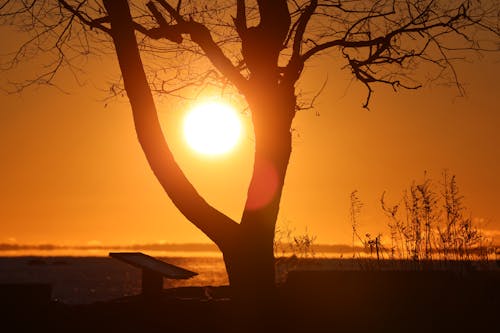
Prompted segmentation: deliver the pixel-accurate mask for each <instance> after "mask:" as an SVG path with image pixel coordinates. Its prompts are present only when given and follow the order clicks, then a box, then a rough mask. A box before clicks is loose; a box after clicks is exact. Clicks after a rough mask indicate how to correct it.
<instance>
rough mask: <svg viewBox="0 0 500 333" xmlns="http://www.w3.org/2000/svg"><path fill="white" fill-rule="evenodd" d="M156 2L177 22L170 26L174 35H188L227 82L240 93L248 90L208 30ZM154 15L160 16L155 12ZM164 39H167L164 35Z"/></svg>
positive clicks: (173, 9)
mask: <svg viewBox="0 0 500 333" xmlns="http://www.w3.org/2000/svg"><path fill="white" fill-rule="evenodd" d="M157 1H158V3H159V4H160V5H161V6H162V7H163V8H164V9H165V10H166V11H167V12H168V13H169V14H170V15H171V16H172V17H173V18H174V19H175V20H176V21H177V25H175V26H170V28H171V31H175V33H176V34H179V35H180V34H189V36H190V37H191V40H192V41H193V42H195V43H196V44H197V45H198V46H199V47H200V48H201V49H202V50H203V52H204V53H205V55H206V56H207V58H208V59H209V60H210V61H211V62H212V64H213V65H214V66H215V68H216V69H217V70H218V71H219V72H221V73H222V75H224V76H226V77H227V78H228V79H229V81H231V83H233V84H234V85H235V86H236V88H238V89H239V90H240V91H241V92H244V91H246V90H247V89H248V82H247V80H246V79H245V77H243V75H241V73H240V71H239V70H238V68H237V67H236V66H234V65H233V63H232V62H231V60H229V58H228V57H226V55H225V54H224V52H223V51H222V49H221V48H220V47H219V45H217V43H216V42H215V41H214V39H213V38H212V35H211V34H210V30H208V28H207V27H206V26H205V25H203V24H201V23H198V22H195V21H192V20H189V21H187V20H185V19H184V18H183V17H182V15H180V13H179V12H178V11H177V10H176V9H175V8H174V7H172V6H171V5H170V4H169V3H168V2H167V1H165V0H157ZM153 15H155V14H153ZM156 15H161V14H159V12H157V13H156ZM156 15H155V17H156ZM160 22H164V19H163V17H162V19H160ZM160 22H158V23H159V25H160V27H161V24H162V23H160ZM143 30H144V29H143ZM156 32H157V33H158V34H161V32H160V31H155V33H156ZM164 37H165V38H167V39H168V37H167V36H166V35H165V36H164Z"/></svg>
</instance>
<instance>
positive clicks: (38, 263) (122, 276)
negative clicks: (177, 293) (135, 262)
mask: <svg viewBox="0 0 500 333" xmlns="http://www.w3.org/2000/svg"><path fill="white" fill-rule="evenodd" d="M162 259H163V260H165V261H167V262H168V263H171V264H173V265H177V266H180V267H183V268H186V269H188V270H191V271H194V272H197V273H199V275H197V276H195V277H193V278H191V279H189V280H166V279H165V280H164V287H165V288H169V287H179V286H193V285H196V286H208V285H211V286H219V285H226V284H227V283H228V282H227V275H226V272H225V268H224V262H223V261H222V259H221V258H220V257H192V258H186V257H175V258H162ZM0 283H49V284H51V285H52V298H53V300H55V301H59V302H63V303H67V304H84V303H93V302H97V301H106V300H110V299H114V298H118V297H123V296H128V295H135V294H138V293H140V289H141V286H140V284H141V271H140V270H139V269H137V268H135V267H133V266H130V265H128V264H126V263H122V262H120V261H118V260H116V259H112V258H106V257H3V258H0Z"/></svg>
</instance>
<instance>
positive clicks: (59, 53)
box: [0, 0, 500, 301]
mask: <svg viewBox="0 0 500 333" xmlns="http://www.w3.org/2000/svg"><path fill="white" fill-rule="evenodd" d="M499 7H500V6H499V4H498V2H497V1H479V0H413V1H409V0H379V1H368V0H366V1H363V0H324V1H319V0H309V1H286V0H268V1H265V0H256V1H245V0H236V1H229V0H226V1H194V0H191V1H181V0H178V1H177V3H176V4H175V5H173V4H172V3H170V2H168V1H166V0H155V1H149V2H146V1H144V2H143V1H127V0H101V1H99V0H92V1H90V0H89V1H84V0H71V1H70V0H45V1H28V0H23V1H9V0H4V1H2V2H1V4H0V15H1V16H0V18H1V23H2V24H4V25H6V24H10V25H13V26H16V27H21V28H22V29H24V30H25V31H30V32H31V35H32V38H31V39H30V40H28V41H27V42H26V43H25V44H23V45H22V46H21V47H20V49H19V51H18V52H17V53H16V54H15V55H14V56H13V58H12V59H11V62H10V64H11V65H15V64H17V63H18V62H20V61H23V60H26V59H27V58H29V57H33V56H39V55H40V54H41V53H44V54H50V55H52V56H53V57H52V58H51V62H49V63H47V66H46V71H45V72H41V73H40V75H39V76H37V77H36V78H34V79H32V80H29V81H27V82H24V83H23V84H20V85H18V86H17V87H18V88H24V87H26V86H29V85H32V84H39V83H52V82H53V80H54V77H55V75H56V74H57V73H58V72H59V71H60V69H61V68H63V67H66V66H70V67H71V66H72V64H73V62H74V59H75V57H77V56H89V55H92V54H93V53H95V50H96V48H99V47H100V46H101V45H103V44H102V42H103V41H104V42H106V41H108V42H109V40H110V39H111V40H112V43H113V45H114V50H115V53H116V56H117V58H118V62H119V65H120V69H121V74H122V79H123V88H124V90H125V92H126V94H127V96H128V98H129V100H130V105H131V107H132V112H133V116H134V122H135V129H136V132H137V136H138V138H139V141H140V144H141V146H142V149H143V151H144V153H145V155H146V158H147V160H148V162H149V165H150V166H151V169H152V170H153V172H154V174H155V175H156V177H157V179H158V181H159V182H160V183H161V185H162V186H163V188H164V190H165V192H166V193H167V194H168V196H169V197H170V199H171V200H172V202H173V203H174V204H175V205H176V207H177V208H178V209H179V210H180V211H181V212H182V214H184V216H186V218H187V219H188V220H189V221H191V222H192V223H193V224H194V225H195V226H196V227H198V228H199V229H200V230H201V231H202V232H204V233H205V234H206V235H207V236H208V237H209V238H210V239H211V240H212V241H214V242H215V244H217V246H218V247H219V248H220V250H221V251H222V253H223V256H224V261H225V264H226V269H227V273H228V276H229V281H230V284H231V286H232V287H233V288H234V291H235V295H237V296H238V297H242V298H247V299H253V300H255V301H259V300H261V298H262V297H265V295H269V294H272V290H273V288H274V281H275V276H274V256H273V238H274V231H275V224H276V219H277V215H278V211H279V204H280V198H281V193H282V188H283V184H284V181H285V175H286V170H287V166H288V162H289V158H290V154H291V152H292V140H291V125H292V121H293V119H294V116H295V114H296V112H297V111H298V110H299V109H300V108H301V106H303V104H302V102H301V101H300V100H299V99H298V97H297V90H296V89H297V85H298V79H299V78H300V76H301V74H302V72H303V71H304V69H305V64H306V62H308V61H309V60H310V59H312V58H313V57H314V56H316V55H318V54H322V53H327V52H330V53H335V54H338V55H340V56H342V57H343V59H344V60H345V66H346V68H348V69H350V70H351V72H352V75H353V77H354V78H355V79H357V80H358V81H360V82H361V83H362V84H364V86H365V87H366V89H367V95H366V100H365V101H364V104H363V106H364V107H366V108H367V107H368V106H369V102H370V98H371V96H372V92H373V91H374V87H375V86H376V85H389V86H391V87H392V88H394V90H398V89H416V88H418V87H420V86H421V84H423V83H424V82H423V80H422V79H421V78H419V75H417V74H416V72H415V70H416V69H417V68H418V67H419V66H422V65H423V66H424V68H425V69H426V72H427V73H432V74H435V77H439V78H445V79H447V80H451V82H454V83H455V84H456V86H457V88H458V89H459V90H460V91H461V86H460V83H459V80H458V77H457V75H456V73H455V70H454V67H453V65H454V62H455V61H456V60H460V59H463V57H464V56H465V54H466V52H481V51H496V50H497V49H498V45H499V44H498V42H499V39H498V37H499V27H498V15H499V14H498V13H499V12H500V8H499ZM100 43H101V44H100ZM143 59H147V61H148V63H147V65H148V66H147V67H146V66H144V63H143ZM325 61H326V60H325ZM196 63H201V65H200V64H198V65H196ZM426 64H429V65H432V67H429V66H427V65H426ZM207 65H210V66H207ZM190 66H191V67H190ZM206 68H208V69H206ZM198 69H199V70H198ZM193 84H216V85H219V86H224V87H226V86H231V87H234V89H235V90H236V91H237V92H238V93H239V94H241V95H242V96H243V97H244V99H245V101H246V103H247V104H248V107H249V110H250V112H251V117H252V121H253V126H254V132H255V133H254V134H255V153H254V154H255V155H254V168H253V174H252V178H251V181H250V184H249V187H248V194H247V200H246V205H245V208H244V211H243V213H242V218H241V220H240V221H238V222H236V221H233V220H232V219H231V218H229V217H227V216H226V215H224V214H223V213H221V212H220V211H218V210H217V209H216V208H214V207H212V206H210V205H209V204H208V203H207V202H206V201H205V200H204V199H203V198H202V197H201V196H200V195H199V193H198V192H197V191H196V189H195V188H194V187H193V185H192V184H191V183H190V182H189V180H188V179H187V178H186V176H185V175H184V173H183V171H182V170H181V169H180V168H179V166H178V165H177V163H176V162H175V159H174V156H173V155H172V152H171V150H170V149H169V147H168V144H167V142H166V141H165V138H164V135H163V133H162V131H161V128H160V125H159V121H158V117H157V111H156V107H155V102H154V98H153V94H154V93H163V94H177V93H179V92H180V91H181V90H182V89H184V88H185V87H189V86H190V85H193ZM115 88H116V89H119V87H115Z"/></svg>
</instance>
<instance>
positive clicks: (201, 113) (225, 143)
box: [184, 102, 241, 155]
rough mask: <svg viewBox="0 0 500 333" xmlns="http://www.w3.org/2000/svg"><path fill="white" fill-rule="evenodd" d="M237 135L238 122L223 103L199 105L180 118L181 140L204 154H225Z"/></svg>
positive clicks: (232, 110)
mask: <svg viewBox="0 0 500 333" xmlns="http://www.w3.org/2000/svg"><path fill="white" fill-rule="evenodd" d="M240 136H241V120H240V118H239V116H238V114H237V112H236V110H235V109H234V108H232V107H231V106H229V105H227V104H225V103H221V102H205V103H200V104H198V105H197V106H195V107H194V108H193V109H192V110H190V111H189V113H188V114H187V115H186V117H185V118H184V137H185V139H186V141H187V143H188V145H189V146H190V147H191V148H192V149H194V150H195V151H197V152H199V153H201V154H204V155H220V154H224V153H227V152H229V151H230V150H231V149H233V148H234V146H236V144H237V143H238V141H239V139H240Z"/></svg>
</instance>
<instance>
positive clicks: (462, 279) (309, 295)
mask: <svg viewBox="0 0 500 333" xmlns="http://www.w3.org/2000/svg"><path fill="white" fill-rule="evenodd" d="M499 278H500V275H499V272H488V271H483V272H469V273H467V274H456V273H452V272H442V271H441V272H437V271H434V272H429V271H427V272H426V271H420V272H409V271H407V272H403V271H385V272H384V271H364V272H354V271H351V272H349V271H348V272H339V271H307V272H305V271H303V272H300V271H297V272H291V273H290V274H289V276H288V279H287V281H286V283H284V284H283V285H281V286H279V288H278V297H277V299H276V300H274V301H273V302H271V301H270V302H268V303H267V304H263V306H262V308H261V311H258V312H253V311H250V309H248V308H245V307H244V306H241V305H238V304H235V303H234V302H233V301H231V299H230V294H229V289H228V288H227V287H184V288H173V289H167V290H165V291H164V292H163V294H162V295H161V296H160V297H157V298H145V297H143V296H131V297H125V298H121V299H116V300H113V301H107V302H98V303H94V304H86V305H66V304H61V303H55V302H49V303H45V304H43V303H39V304H36V302H31V304H29V303H30V302H26V301H23V302H21V301H20V300H19V299H17V300H16V299H11V300H9V299H7V300H5V299H4V300H3V302H2V307H3V309H2V312H1V319H2V321H1V322H2V324H1V325H2V326H1V327H0V330H1V331H2V332H24V331H26V332H86V333H90V332H421V333H424V332H497V331H498V329H499V328H500V319H499V318H500V317H499V313H500V290H499V289H500V279H499ZM7 328H8V329H7Z"/></svg>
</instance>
